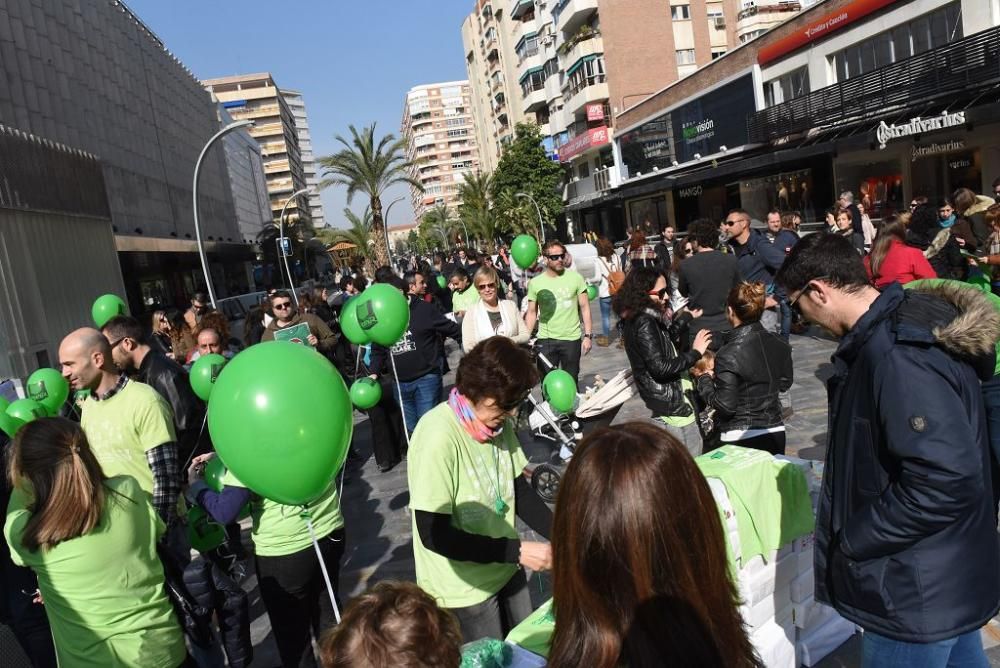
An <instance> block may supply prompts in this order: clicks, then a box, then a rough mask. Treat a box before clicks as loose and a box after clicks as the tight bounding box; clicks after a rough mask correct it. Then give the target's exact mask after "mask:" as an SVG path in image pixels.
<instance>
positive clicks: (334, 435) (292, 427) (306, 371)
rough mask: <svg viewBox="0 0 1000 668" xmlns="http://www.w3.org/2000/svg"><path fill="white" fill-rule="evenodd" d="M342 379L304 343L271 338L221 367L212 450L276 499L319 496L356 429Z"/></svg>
mask: <svg viewBox="0 0 1000 668" xmlns="http://www.w3.org/2000/svg"><path fill="white" fill-rule="evenodd" d="M352 418H353V411H352V409H351V400H350V397H349V396H348V393H347V386H346V385H344V380H343V378H341V377H340V374H339V373H337V370H336V369H334V367H333V365H332V364H330V362H328V361H327V359H326V358H325V357H323V355H321V354H320V353H318V352H316V351H315V350H313V349H312V348H310V347H308V346H299V345H295V344H293V343H288V342H285V341H269V342H266V343H259V344H257V345H255V346H251V347H250V348H247V349H246V350H244V351H243V352H241V353H240V354H239V355H237V356H236V357H234V358H233V359H232V360H231V361H230V362H229V363H228V364H227V365H226V367H225V368H224V369H223V370H222V373H221V374H220V375H219V378H218V380H217V381H216V382H215V388H214V389H213V391H212V396H211V398H210V399H209V402H208V431H209V433H210V434H211V436H212V442H213V443H214V444H215V451H216V452H217V453H218V455H219V457H221V458H222V461H223V463H224V464H225V465H226V467H227V468H228V469H229V470H230V471H231V472H232V473H233V475H234V476H236V478H237V479H238V480H239V481H240V482H241V483H243V484H244V485H246V486H247V488H248V489H250V490H252V491H254V492H256V493H257V494H259V495H260V496H264V497H266V498H268V499H271V500H273V501H277V502H278V503H283V504H286V505H301V504H305V503H309V502H310V501H312V500H313V499H315V498H317V497H319V496H320V495H321V494H323V492H325V491H326V490H327V488H329V486H330V481H331V480H333V477H334V475H335V474H336V472H337V471H338V470H339V469H340V467H341V466H342V465H343V463H344V459H345V458H346V457H347V448H348V446H349V445H350V442H351V433H352V431H353V430H354V423H353V419H352Z"/></svg>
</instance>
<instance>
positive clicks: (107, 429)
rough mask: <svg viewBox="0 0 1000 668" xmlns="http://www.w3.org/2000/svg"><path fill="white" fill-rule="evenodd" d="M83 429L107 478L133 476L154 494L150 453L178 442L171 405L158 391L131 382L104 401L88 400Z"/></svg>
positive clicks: (85, 405)
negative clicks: (147, 458)
mask: <svg viewBox="0 0 1000 668" xmlns="http://www.w3.org/2000/svg"><path fill="white" fill-rule="evenodd" d="M80 426H81V427H83V431H84V433H85V434H86V435H87V441H89V442H90V449H91V450H93V451H94V456H96V457H97V461H98V462H99V463H100V464H101V469H102V470H103V471H104V475H105V476H107V477H109V478H112V477H114V476H119V475H130V476H132V477H133V478H135V479H136V480H137V481H139V486H140V487H142V489H143V490H145V491H146V492H148V493H149V494H152V493H153V472H152V471H150V470H149V463H148V462H147V461H146V452H148V451H149V450H152V449H153V448H155V447H157V446H159V445H163V444H164V443H170V442H173V441H176V440H177V436H176V435H175V434H174V420H173V414H172V413H171V410H170V405H169V404H168V403H167V402H166V401H165V400H164V399H163V397H161V396H160V395H159V394H158V393H157V392H156V390H154V389H153V388H151V387H150V386H149V385H145V384H143V383H140V382H139V381H135V380H130V381H128V383H126V385H125V387H123V388H122V389H121V390H120V391H119V392H118V393H117V394H115V395H114V396H113V397H111V398H109V399H106V400H104V401H98V400H97V399H95V398H94V397H93V396H90V397H87V400H86V401H85V402H84V403H83V414H82V416H81V418H80Z"/></svg>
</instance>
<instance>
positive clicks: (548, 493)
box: [531, 464, 562, 503]
mask: <svg viewBox="0 0 1000 668" xmlns="http://www.w3.org/2000/svg"><path fill="white" fill-rule="evenodd" d="M560 478H562V473H560V471H559V469H557V468H556V467H554V466H551V465H549V464H539V465H538V466H536V467H535V470H534V471H533V472H532V474H531V487H532V488H533V489H534V490H535V493H536V494H538V496H540V497H541V498H542V501H545V502H546V503H555V500H556V495H557V494H558V493H559V480H560Z"/></svg>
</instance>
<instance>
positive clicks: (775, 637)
mask: <svg viewBox="0 0 1000 668" xmlns="http://www.w3.org/2000/svg"><path fill="white" fill-rule="evenodd" d="M790 633H791V632H790V631H788V630H786V629H783V628H781V627H780V626H779V625H778V624H777V623H775V622H774V621H770V622H767V623H766V624H764V625H763V626H761V627H760V628H758V629H757V630H755V631H754V632H753V633H752V634H751V635H750V642H752V643H753V646H754V648H755V649H756V650H757V654H758V655H759V656H760V659H761V661H762V662H763V664H764V665H765V666H767V668H795V666H796V664H795V657H796V645H795V641H794V640H793V639H792V637H790Z"/></svg>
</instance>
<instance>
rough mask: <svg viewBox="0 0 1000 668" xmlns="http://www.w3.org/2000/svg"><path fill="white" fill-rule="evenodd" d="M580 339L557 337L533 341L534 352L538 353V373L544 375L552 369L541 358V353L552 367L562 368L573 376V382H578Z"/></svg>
mask: <svg viewBox="0 0 1000 668" xmlns="http://www.w3.org/2000/svg"><path fill="white" fill-rule="evenodd" d="M582 343H583V341H582V339H577V340H575V341H560V340H558V339H538V340H537V341H536V342H535V352H536V353H537V354H538V355H539V358H538V361H537V364H538V373H540V374H542V378H544V377H545V374H547V373H548V372H549V371H551V370H552V369H549V367H547V366H546V365H545V362H543V361H542V360H541V355H544V356H545V359H547V360H548V361H549V363H550V364H551V365H552V367H553V368H554V369H562V370H563V371H565V372H566V373H568V374H569V375H571V376H573V382H575V383H576V384H577V385H578V386H579V384H580V379H579V376H580V354H581V353H582V352H583V350H582V348H581V345H582Z"/></svg>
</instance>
